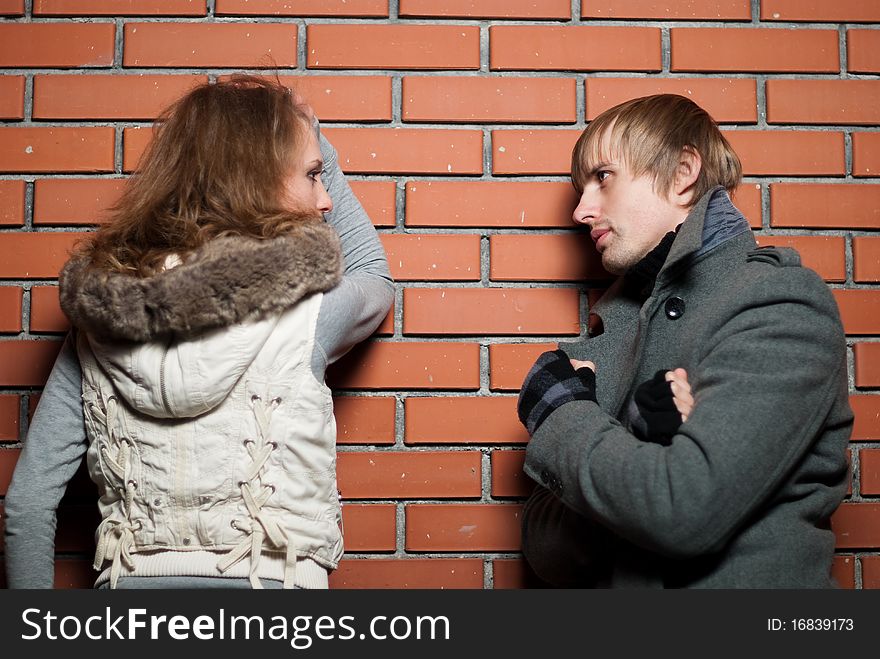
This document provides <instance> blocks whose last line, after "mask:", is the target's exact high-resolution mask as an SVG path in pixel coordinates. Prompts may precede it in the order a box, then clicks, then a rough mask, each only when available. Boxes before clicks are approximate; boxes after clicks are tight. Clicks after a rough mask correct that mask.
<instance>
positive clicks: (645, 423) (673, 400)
mask: <svg viewBox="0 0 880 659" xmlns="http://www.w3.org/2000/svg"><path fill="white" fill-rule="evenodd" d="M633 403H635V410H634V411H633V412H632V413H633V414H637V415H638V416H639V417H641V422H638V423H637V422H635V421H634V423H633V425H634V427H637V428H640V429H641V432H643V433H644V439H646V440H648V441H650V442H656V443H659V444H669V442H670V440H671V439H672V436H673V435H675V433H676V432H678V428H679V426H680V425H681V424H682V423H684V422H685V421H687V419H688V416H690V414H691V412H693V409H694V398H693V395H692V394H691V386H690V383H689V382H688V378H687V372H686V371H685V370H684V369H683V368H676V369H674V370H672V371H657V373H656V374H655V375H654V377H653V378H651V379H650V380H646V381H645V382H642V384H640V385H639V386H638V387H636V390H635V392H634V393H633Z"/></svg>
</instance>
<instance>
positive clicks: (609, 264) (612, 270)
mask: <svg viewBox="0 0 880 659" xmlns="http://www.w3.org/2000/svg"><path fill="white" fill-rule="evenodd" d="M602 267H603V268H605V271H606V272H608V273H609V274H612V275H616V276H619V275H622V274H624V273H625V272H626V271H627V270H629V266H628V265H624V264H621V263H620V262H619V261H617V260H615V259H614V257H613V256H611V255H609V254H608V252H607V250H606V251H605V252H604V253H603V254H602Z"/></svg>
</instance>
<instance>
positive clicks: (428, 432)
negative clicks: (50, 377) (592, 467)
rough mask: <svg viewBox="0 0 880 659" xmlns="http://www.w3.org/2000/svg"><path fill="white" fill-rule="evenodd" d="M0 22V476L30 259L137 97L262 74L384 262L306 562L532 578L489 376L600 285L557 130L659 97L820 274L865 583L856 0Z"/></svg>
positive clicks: (869, 74)
mask: <svg viewBox="0 0 880 659" xmlns="http://www.w3.org/2000/svg"><path fill="white" fill-rule="evenodd" d="M0 16H2V18H0V67H2V68H3V70H2V71H0V121H2V124H0V494H2V493H3V492H5V491H6V487H7V485H8V482H9V478H10V476H11V473H12V469H13V466H14V463H15V460H16V457H17V455H18V449H19V447H20V442H21V441H22V439H23V437H24V435H25V433H26V430H27V423H28V416H29V415H30V413H31V412H32V411H33V409H34V407H35V404H36V400H37V398H38V396H39V392H40V388H41V386H42V385H43V383H44V382H45V379H46V377H47V374H48V371H49V369H50V367H51V364H52V361H53V359H54V356H55V354H56V352H57V350H58V347H59V345H60V344H59V341H60V340H61V338H62V336H63V334H64V331H65V328H66V321H65V319H64V317H63V315H62V314H61V312H60V310H59V308H58V297H57V288H56V281H55V277H56V276H57V273H58V269H59V267H60V266H61V264H62V263H63V262H64V260H65V258H66V256H65V255H66V251H67V249H68V248H69V247H70V246H71V244H72V243H73V242H74V241H75V240H76V239H77V237H78V235H79V234H80V232H82V231H83V230H84V228H85V226H84V225H87V224H88V223H90V222H93V221H95V220H96V219H99V218H100V216H101V211H102V209H104V208H106V207H107V205H108V204H110V203H111V202H112V201H113V200H114V199H115V197H116V195H118V193H119V190H120V185H121V183H122V181H123V180H124V179H125V177H126V175H127V173H128V172H130V171H131V170H132V169H133V167H134V166H135V164H136V162H137V158H138V156H139V154H140V153H141V152H142V150H143V148H144V146H145V143H146V141H147V140H148V139H149V135H150V132H149V130H148V127H149V125H150V121H151V119H152V118H154V117H155V116H156V114H157V112H158V111H159V110H160V109H161V108H162V107H163V106H164V105H166V104H167V103H168V102H169V101H171V100H172V99H174V98H175V97H177V96H178V95H180V94H181V93H182V92H183V91H184V90H186V89H187V88H188V87H189V86H190V85H192V84H194V83H197V82H201V81H204V80H207V79H215V78H217V77H220V76H223V75H228V74H229V73H231V72H233V71H250V72H261V71H268V72H272V71H273V70H275V68H276V67H277V70H278V72H279V73H280V74H281V75H282V77H283V79H284V80H285V81H287V82H289V83H290V84H292V85H296V86H298V88H299V89H300V90H301V91H302V93H303V94H305V95H306V96H307V97H308V98H309V99H310V101H311V103H312V105H313V106H314V108H315V110H316V112H317V114H318V115H319V116H320V117H321V118H322V120H323V122H324V127H325V130H326V134H327V135H328V137H329V138H330V139H331V141H332V142H333V143H334V144H335V146H336V147H337V149H338V150H339V153H340V161H341V164H342V166H343V168H344V170H345V171H346V172H347V173H348V174H349V175H350V179H351V181H352V186H353V187H354V189H355V192H356V193H357V195H358V196H359V197H360V199H361V200H362V201H363V203H364V205H365V206H366V208H367V210H368V212H369V214H370V216H371V218H372V219H373V222H374V223H375V224H376V225H377V227H378V228H379V231H380V233H381V234H382V240H383V242H384V244H385V247H386V249H387V251H388V256H389V262H390V265H391V269H392V272H393V274H394V276H395V278H396V280H397V295H396V301H395V305H394V309H393V311H392V313H391V314H390V315H389V317H388V318H387V320H386V322H385V323H384V324H383V326H382V327H381V328H380V330H379V331H378V332H377V337H376V338H375V339H374V340H373V341H372V342H370V343H369V344H368V345H365V346H363V347H361V348H359V349H357V350H356V351H355V352H354V353H353V354H351V355H350V356H349V357H347V358H346V359H345V361H344V363H342V364H340V365H339V366H338V367H337V368H334V369H333V371H332V373H331V380H332V383H333V385H334V387H335V388H336V390H337V393H338V398H337V403H338V408H337V409H338V418H339V428H340V433H339V444H340V448H339V450H340V456H339V484H340V488H341V490H342V494H343V497H344V502H345V507H344V515H345V541H346V546H347V549H348V554H347V556H346V559H345V560H344V562H343V564H342V566H341V568H340V570H339V571H337V572H336V573H335V574H334V575H333V577H332V584H333V586H334V587H383V586H392V587H407V586H408V587H465V588H492V587H495V588H507V587H521V586H525V585H530V584H532V583H534V581H533V577H531V576H530V575H529V574H528V571H527V570H526V569H525V568H524V566H523V563H522V560H521V557H520V555H519V554H518V547H519V514H520V506H521V503H522V500H523V497H524V496H525V495H526V493H527V492H528V483H527V482H526V479H525V478H524V476H523V475H522V473H521V471H520V468H521V464H522V458H523V447H524V444H525V442H526V439H527V436H526V435H525V433H524V431H523V430H522V428H521V427H520V426H519V424H518V422H517V421H516V415H515V401H516V398H515V396H516V391H517V388H518V386H519V384H520V383H521V381H522V377H523V375H524V372H525V370H526V369H527V368H528V366H529V365H530V364H531V363H532V361H533V360H534V358H535V356H536V355H537V354H538V353H540V352H541V351H543V350H544V349H546V348H547V347H548V346H552V345H554V344H555V342H556V341H558V340H560V339H570V338H572V337H575V336H577V335H578V334H579V332H580V321H581V319H583V318H584V317H585V311H586V309H587V306H588V304H589V301H590V299H591V298H592V297H593V296H594V295H595V294H596V291H598V290H601V288H602V287H603V286H604V285H605V284H606V282H607V278H606V277H605V276H604V273H603V272H602V269H601V267H600V266H599V265H598V260H597V257H596V254H595V253H594V252H593V251H592V249H591V247H590V245H589V241H588V240H587V241H585V240H584V236H583V234H580V233H577V232H575V231H574V230H573V229H572V227H571V225H570V213H571V210H572V208H573V206H574V195H573V193H572V191H571V187H570V185H569V184H568V182H567V178H566V172H567V170H568V161H569V153H570V149H571V146H572V144H573V143H574V140H575V139H576V137H577V135H578V134H579V132H580V131H581V130H582V129H583V127H584V125H585V124H586V122H587V121H589V120H590V119H591V118H593V117H595V116H596V115H597V114H598V113H600V112H601V111H602V110H604V109H606V108H608V107H610V106H611V105H613V104H616V103H618V102H620V101H623V100H625V99H628V98H631V97H634V96H640V95H645V94H650V93H655V92H661V91H663V92H677V93H681V94H685V95H687V96H689V97H691V98H693V99H694V100H695V101H697V102H698V103H700V104H701V105H703V106H704V107H706V108H707V109H708V110H709V111H710V113H712V114H713V116H715V118H716V119H717V120H718V121H719V122H720V123H721V124H722V127H723V130H724V132H725V134H726V135H727V136H728V137H729V138H730V140H731V141H732V143H733V145H734V147H735V148H736V150H737V151H738V152H739V154H740V156H741V157H742V160H743V164H744V168H745V182H744V183H743V186H742V188H741V189H740V191H739V193H738V195H737V197H736V202H737V204H738V205H739V207H740V208H741V209H742V210H743V212H744V213H745V214H746V215H747V216H748V218H749V219H750V221H751V222H752V225H753V227H754V228H755V229H756V230H757V233H758V235H759V236H760V241H761V243H762V244H780V245H792V246H795V247H797V248H798V249H799V250H800V251H801V253H802V255H803V258H804V260H805V262H806V263H807V264H808V265H809V266H811V267H813V268H815V269H816V270H817V271H818V272H819V273H820V274H821V275H822V277H824V278H825V280H827V281H828V283H829V285H830V286H831V288H832V289H834V292H835V295H836V296H837V300H838V302H839V304H840V307H841V311H842V314H843V319H844V324H845V327H846V332H847V337H848V343H849V346H850V348H849V360H850V368H851V373H852V377H851V395H852V404H853V407H854V409H855V411H856V427H855V431H854V435H853V441H852V445H851V456H852V465H853V484H852V493H851V495H850V496H849V499H848V501H847V502H846V503H844V505H843V506H842V508H841V509H840V511H839V512H838V513H837V515H836V516H835V518H834V528H835V531H836V533H837V537H838V549H839V556H838V559H837V563H836V567H835V570H836V574H837V576H838V578H839V580H840V581H841V583H842V584H843V585H844V586H846V587H863V588H874V587H880V395H878V393H880V392H878V390H880V341H878V337H880V287H878V284H880V234H878V229H880V179H878V173H880V132H878V130H877V126H878V124H880V80H878V74H880V55H878V53H880V29H877V23H878V22H880V4H878V3H877V2H875V1H874V0H835V1H834V2H827V1H826V0H763V1H758V0H753V1H751V2H750V1H749V0H665V1H664V2H658V1H654V0H614V1H612V0H604V1H601V0H573V1H571V0H540V1H539V0H447V1H444V2H441V1H439V0H209V1H208V2H205V1H204V0H201V1H199V0H138V1H135V0H0ZM583 281H586V286H583V285H582V282H583ZM91 499H92V493H91V487H90V484H89V483H88V481H87V479H84V478H83V477H82V475H80V477H78V478H77V480H76V481H75V483H74V485H73V486H72V488H71V491H70V492H69V494H68V496H67V498H66V500H65V503H64V505H63V506H62V510H61V512H60V531H59V540H58V552H59V555H60V560H59V561H58V570H57V582H58V584H59V585H64V586H84V585H88V584H89V583H90V573H89V570H88V567H87V563H88V553H89V551H90V546H91V542H92V540H91V529H92V528H93V525H94V523H95V519H94V518H95V508H94V503H93V501H92V500H91ZM0 507H2V502H0ZM0 522H2V517H0Z"/></svg>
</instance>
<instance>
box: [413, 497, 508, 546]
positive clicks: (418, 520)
mask: <svg viewBox="0 0 880 659" xmlns="http://www.w3.org/2000/svg"><path fill="white" fill-rule="evenodd" d="M521 511H522V506H520V505H515V504H489V505H487V504H436V505H435V504H413V505H409V506H407V507H406V550H407V551H519V549H520V513H521Z"/></svg>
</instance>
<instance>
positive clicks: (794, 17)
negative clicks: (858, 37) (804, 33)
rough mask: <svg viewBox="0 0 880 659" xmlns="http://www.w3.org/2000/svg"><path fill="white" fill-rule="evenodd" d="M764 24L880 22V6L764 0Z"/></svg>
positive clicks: (847, 0)
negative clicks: (788, 22)
mask: <svg viewBox="0 0 880 659" xmlns="http://www.w3.org/2000/svg"><path fill="white" fill-rule="evenodd" d="M761 20H762V21H807V22H810V23H813V22H816V23H818V22H821V21H829V22H832V23H838V22H840V23H857V22H868V23H872V22H875V21H880V6H878V5H876V4H874V3H873V2H865V0H835V1H834V2H828V0H762V1H761Z"/></svg>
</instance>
